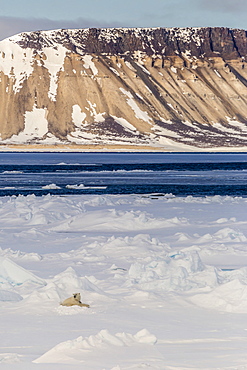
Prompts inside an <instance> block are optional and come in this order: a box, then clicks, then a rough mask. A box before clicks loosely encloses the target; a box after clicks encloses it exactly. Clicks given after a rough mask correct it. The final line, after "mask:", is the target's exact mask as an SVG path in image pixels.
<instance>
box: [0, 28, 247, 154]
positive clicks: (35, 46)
mask: <svg viewBox="0 0 247 370" xmlns="http://www.w3.org/2000/svg"><path fill="white" fill-rule="evenodd" d="M246 60H247V34H246V31H243V30H231V29H227V28H186V29H178V28H170V29H166V28H157V29H85V30H57V31H49V32H31V33H22V34H19V35H17V36H14V37H12V38H10V39H6V40H3V41H2V42H0V134H1V140H0V144H1V143H6V144H7V143H32V142H34V143H45V144H55V143H77V144H108V145H110V144H118V145H126V144H130V145H134V144H135V145H148V146H157V147H164V148H165V146H166V145H168V144H169V145H173V143H175V144H176V145H177V146H178V144H180V145H181V147H182V146H183V145H190V146H194V147H197V148H212V147H223V146H227V147H239V146H247V64H246ZM183 148H184V146H183Z"/></svg>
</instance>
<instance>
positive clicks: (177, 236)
mask: <svg viewBox="0 0 247 370" xmlns="http://www.w3.org/2000/svg"><path fill="white" fill-rule="evenodd" d="M246 202H247V201H246V199H245V198H241V197H228V196H226V197H220V196H215V197H204V198H200V197H196V198H193V197H183V198H180V197H173V196H168V195H167V196H164V197H160V196H157V195H156V196H155V195H152V196H151V195H150V196H148V195H147V196H142V195H105V196H98V195H75V196H63V197H62V196H50V195H47V196H42V197H36V196H33V195H30V196H26V197H24V196H18V197H14V196H13V197H4V198H0V205H1V207H0V220H1V230H0V246H1V249H0V284H1V285H0V309H1V317H2V320H1V332H2V333H3V335H2V341H1V344H0V363H1V368H3V369H8V368H9V366H11V369H17V370H18V369H21V370H22V369H24V368H25V369H27V368H28V369H31V370H32V369H36V368H37V367H38V368H39V369H45V370H50V369H59V370H60V369H61V368H63V369H71V368H73V369H84V368H85V369H89V370H101V369H102V370H103V369H109V370H119V369H121V370H122V369H123V370H127V369H140V368H147V369H162V370H171V369H204V370H206V369H231V370H233V369H239V370H243V369H247V367H246V363H247V359H246V342H247V319H246V313H247V268H246V265H247V250H246V223H247V221H246V204H247V203H246ZM77 292H80V293H81V300H82V302H83V303H87V304H90V308H89V309H88V308H83V307H79V306H73V307H64V306H61V305H60V302H61V301H63V300H64V299H65V298H67V297H69V296H71V295H72V294H74V293H77ZM61 366H62V367H61Z"/></svg>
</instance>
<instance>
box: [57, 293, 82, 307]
mask: <svg viewBox="0 0 247 370" xmlns="http://www.w3.org/2000/svg"><path fill="white" fill-rule="evenodd" d="M60 304H61V305H62V306H67V307H70V306H80V307H89V305H88V304H86V303H81V295H80V293H75V294H73V295H72V297H69V298H67V299H65V300H64V301H63V302H61V303H60Z"/></svg>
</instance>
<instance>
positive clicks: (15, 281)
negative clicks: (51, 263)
mask: <svg viewBox="0 0 247 370" xmlns="http://www.w3.org/2000/svg"><path fill="white" fill-rule="evenodd" d="M26 281H31V282H33V283H36V284H39V285H45V284H46V283H45V281H44V280H42V279H40V278H39V277H37V276H35V275H34V274H33V273H32V272H30V271H27V270H25V269H24V268H23V267H21V266H18V265H17V264H16V263H15V262H13V261H11V260H10V259H8V258H0V283H5V282H8V283H10V284H11V285H12V286H15V285H21V284H23V283H25V282H26Z"/></svg>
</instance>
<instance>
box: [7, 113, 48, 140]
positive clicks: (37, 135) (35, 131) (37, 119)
mask: <svg viewBox="0 0 247 370" xmlns="http://www.w3.org/2000/svg"><path fill="white" fill-rule="evenodd" d="M46 115H47V110H46V109H42V108H36V106H34V107H33V110H32V111H31V112H26V113H25V122H24V125H25V127H24V130H23V131H21V132H20V133H19V134H18V135H13V136H12V137H11V138H10V139H8V140H6V141H5V142H11V143H12V142H13V143H25V142H27V141H29V140H34V139H42V138H43V136H44V135H45V134H47V133H48V121H47V118H46Z"/></svg>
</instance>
